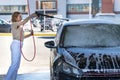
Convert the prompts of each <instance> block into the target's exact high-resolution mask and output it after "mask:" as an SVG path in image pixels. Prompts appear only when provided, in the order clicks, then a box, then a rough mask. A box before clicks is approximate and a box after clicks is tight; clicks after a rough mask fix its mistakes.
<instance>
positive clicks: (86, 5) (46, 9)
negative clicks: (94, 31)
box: [0, 0, 120, 20]
mask: <svg viewBox="0 0 120 80" xmlns="http://www.w3.org/2000/svg"><path fill="white" fill-rule="evenodd" d="M28 2H29V3H28ZM119 4H120V0H2V1H1V2H0V18H4V19H7V20H9V19H10V18H11V14H12V13H13V12H14V11H20V12H21V13H22V14H23V16H27V15H28V12H30V13H34V12H35V11H40V12H41V13H43V14H48V15H62V16H63V18H70V19H77V18H81V19H82V18H89V16H90V15H89V14H92V16H93V17H94V15H95V14H96V13H115V14H116V15H117V16H118V17H119V16H120V5H119ZM108 7H109V8H108Z"/></svg>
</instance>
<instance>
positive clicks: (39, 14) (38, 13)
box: [35, 11, 69, 21]
mask: <svg viewBox="0 0 120 80" xmlns="http://www.w3.org/2000/svg"><path fill="white" fill-rule="evenodd" d="M35 13H36V14H37V16H38V17H39V16H46V17H49V18H56V19H60V20H65V21H69V19H64V18H58V17H54V16H49V15H46V14H42V13H41V12H39V11H36V12H35Z"/></svg>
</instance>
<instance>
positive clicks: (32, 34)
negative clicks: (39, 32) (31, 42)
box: [24, 30, 34, 38]
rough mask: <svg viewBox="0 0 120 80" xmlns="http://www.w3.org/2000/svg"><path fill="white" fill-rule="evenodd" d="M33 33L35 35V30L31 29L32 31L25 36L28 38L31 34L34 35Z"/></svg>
mask: <svg viewBox="0 0 120 80" xmlns="http://www.w3.org/2000/svg"><path fill="white" fill-rule="evenodd" d="M32 35H34V32H33V30H31V33H30V34H27V35H25V36H24V38H28V37H30V36H32Z"/></svg>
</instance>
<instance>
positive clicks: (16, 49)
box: [5, 40, 23, 80]
mask: <svg viewBox="0 0 120 80" xmlns="http://www.w3.org/2000/svg"><path fill="white" fill-rule="evenodd" d="M20 44H21V46H20ZM22 45H23V43H20V41H19V40H13V41H12V43H11V46H10V49H11V65H10V67H9V69H8V72H7V75H6V77H5V80H16V78H17V73H18V69H19V66H20V62H21V48H22Z"/></svg>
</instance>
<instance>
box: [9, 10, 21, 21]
mask: <svg viewBox="0 0 120 80" xmlns="http://www.w3.org/2000/svg"><path fill="white" fill-rule="evenodd" d="M19 14H21V13H20V12H18V11H16V12H14V13H13V14H12V19H11V20H12V22H17V17H18V15H19Z"/></svg>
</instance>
